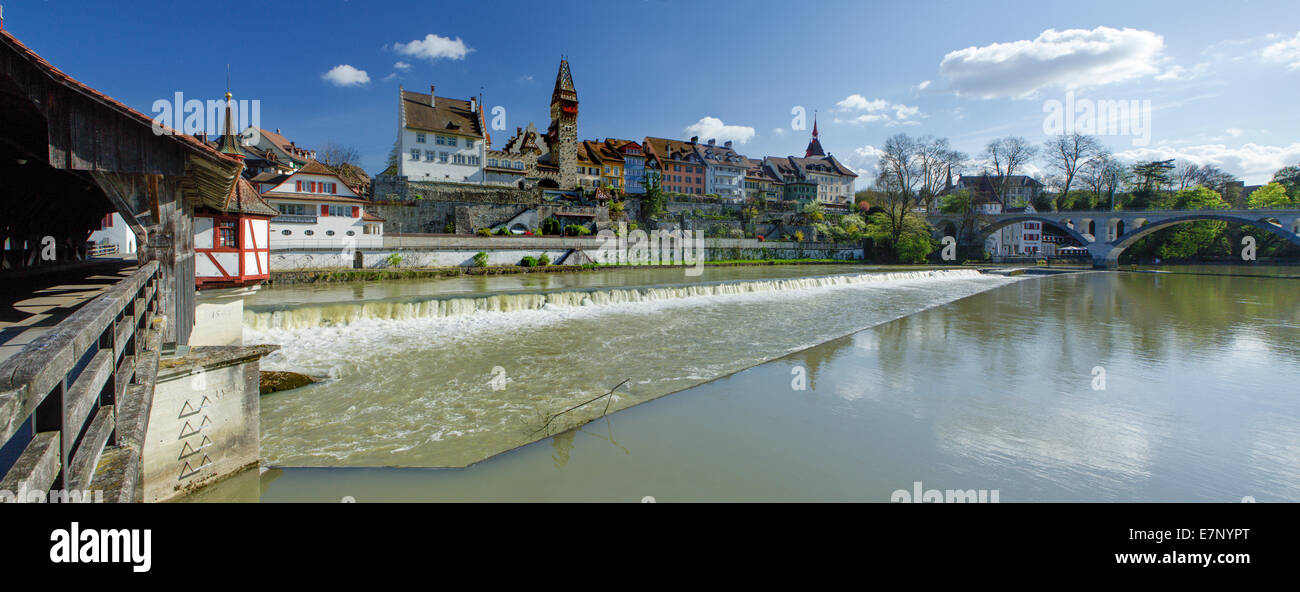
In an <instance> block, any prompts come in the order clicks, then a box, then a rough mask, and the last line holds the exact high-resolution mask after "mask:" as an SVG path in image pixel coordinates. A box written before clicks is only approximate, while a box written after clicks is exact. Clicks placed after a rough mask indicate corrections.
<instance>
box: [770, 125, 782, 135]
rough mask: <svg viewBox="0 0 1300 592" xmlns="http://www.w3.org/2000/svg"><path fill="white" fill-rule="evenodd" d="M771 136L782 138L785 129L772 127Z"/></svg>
mask: <svg viewBox="0 0 1300 592" xmlns="http://www.w3.org/2000/svg"><path fill="white" fill-rule="evenodd" d="M772 135H774V136H784V135H785V128H783V127H774V128H772Z"/></svg>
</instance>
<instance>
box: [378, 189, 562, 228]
mask: <svg viewBox="0 0 1300 592" xmlns="http://www.w3.org/2000/svg"><path fill="white" fill-rule="evenodd" d="M374 200H375V201H374V203H373V204H371V205H370V206H369V209H370V210H371V211H373V212H374V213H375V214H377V215H379V216H380V217H382V218H384V220H385V222H384V231H385V232H406V233H411V232H415V233H442V232H446V230H447V223H448V222H451V223H453V224H454V226H455V231H456V232H458V233H462V234H470V233H473V232H474V230H476V229H478V228H483V227H484V226H492V225H495V224H500V223H502V222H505V221H506V220H509V219H510V218H512V217H514V216H515V215H517V214H519V213H520V212H521V211H523V210H524V209H526V208H530V207H537V206H539V205H541V204H542V190H541V189H538V188H536V187H534V188H530V189H519V188H515V187H507V186H499V185H471V184H466V183H430V182H413V181H408V180H407V179H406V177H390V176H379V177H375V182H374ZM459 208H467V209H466V210H464V214H463V215H460V214H459V213H458V209H459Z"/></svg>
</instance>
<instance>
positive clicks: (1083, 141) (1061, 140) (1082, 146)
mask: <svg viewBox="0 0 1300 592" xmlns="http://www.w3.org/2000/svg"><path fill="white" fill-rule="evenodd" d="M1043 151H1044V152H1045V156H1046V158H1047V162H1048V165H1049V166H1050V167H1051V168H1052V169H1053V170H1055V171H1057V172H1058V173H1060V174H1061V176H1062V178H1063V181H1064V182H1063V183H1062V185H1061V193H1060V194H1058V195H1057V197H1056V209H1058V210H1059V209H1061V206H1063V205H1065V204H1067V203H1069V201H1068V200H1069V197H1070V185H1071V184H1072V183H1073V182H1074V176H1075V175H1076V174H1077V173H1078V171H1079V167H1081V166H1083V165H1086V164H1088V161H1090V160H1092V159H1094V158H1096V157H1098V156H1100V155H1102V154H1105V153H1106V148H1105V147H1104V146H1102V144H1101V142H1100V141H1098V140H1097V138H1096V137H1094V136H1085V135H1083V134H1080V133H1077V132H1076V133H1073V134H1062V135H1059V136H1056V137H1055V138H1052V139H1050V140H1048V141H1046V142H1044V143H1043Z"/></svg>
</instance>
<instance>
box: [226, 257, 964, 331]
mask: <svg viewBox="0 0 1300 592" xmlns="http://www.w3.org/2000/svg"><path fill="white" fill-rule="evenodd" d="M975 277H980V273H979V272H978V271H976V270H973V269H932V270H918V271H897V272H885V273H861V274H844V275H830V276H817V277H802V278H788V279H766V280H741V281H729V282H713V283H699V284H682V285H670V286H645V287H626V288H607V289H583V290H563V291H557V292H543V293H507V294H493V295H487V296H451V297H444V298H436V297H435V298H428V299H423V300H405V301H371V302H339V303H329V304H307V305H302V306H298V307H294V308H288V309H275V310H272V309H266V308H262V309H259V307H256V306H250V307H246V308H245V309H244V325H245V326H246V327H249V328H252V329H256V330H259V331H265V330H268V329H302V328H309V327H322V326H338V325H347V324H349V323H351V322H353V321H356V320H360V319H384V320H402V319H417V318H426V317H454V316H464V315H473V314H476V313H481V312H515V311H524V310H540V309H542V308H547V307H578V306H600V305H609V304H624V303H635V302H662V301H666V300H675V299H679V298H692V297H707V296H723V295H732V294H758V293H765V292H784V291H790V290H811V289H819V288H837V287H846V286H855V285H862V284H873V283H880V282H893V281H902V280H918V279H969V278H975Z"/></svg>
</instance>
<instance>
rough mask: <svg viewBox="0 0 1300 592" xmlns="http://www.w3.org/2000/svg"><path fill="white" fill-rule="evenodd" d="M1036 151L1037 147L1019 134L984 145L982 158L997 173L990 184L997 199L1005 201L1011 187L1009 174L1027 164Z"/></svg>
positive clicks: (1014, 172)
mask: <svg viewBox="0 0 1300 592" xmlns="http://www.w3.org/2000/svg"><path fill="white" fill-rule="evenodd" d="M1036 153H1037V149H1036V148H1034V145H1033V144H1030V143H1029V140H1026V139H1024V138H1022V137H1020V136H1007V137H1005V138H999V139H996V140H993V141H992V142H989V143H988V145H987V146H985V147H984V159H985V161H986V162H987V164H988V166H991V167H992V168H993V172H994V173H995V174H996V175H997V179H996V180H994V182H993V183H992V185H993V192H994V193H996V194H997V198H998V201H1001V202H1003V203H1006V195H1007V192H1008V190H1009V189H1010V188H1011V176H1012V175H1014V174H1016V173H1017V172H1019V171H1020V170H1022V169H1023V168H1024V167H1025V165H1027V164H1029V162H1030V161H1031V160H1033V159H1034V156H1035V155H1036Z"/></svg>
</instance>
